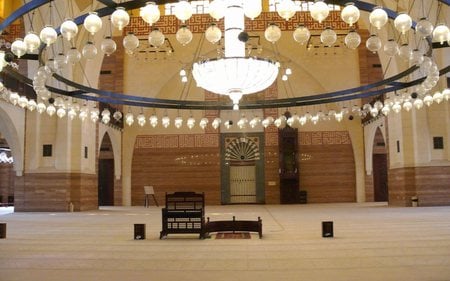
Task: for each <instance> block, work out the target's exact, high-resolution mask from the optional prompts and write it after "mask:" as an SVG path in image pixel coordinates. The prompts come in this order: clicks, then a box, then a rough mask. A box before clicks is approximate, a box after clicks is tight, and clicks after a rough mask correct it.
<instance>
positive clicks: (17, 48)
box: [11, 38, 27, 58]
mask: <svg viewBox="0 0 450 281" xmlns="http://www.w3.org/2000/svg"><path fill="white" fill-rule="evenodd" d="M11 52H13V54H14V55H16V56H17V57H18V58H20V57H21V56H23V55H25V54H26V52H27V45H26V44H25V42H23V39H22V38H17V39H16V40H15V41H14V42H13V43H12V44H11Z"/></svg>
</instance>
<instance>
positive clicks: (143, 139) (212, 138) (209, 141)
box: [134, 134, 219, 149]
mask: <svg viewBox="0 0 450 281" xmlns="http://www.w3.org/2000/svg"><path fill="white" fill-rule="evenodd" d="M187 147H217V148H218V147H219V136H218V135H217V134H197V135H194V134H192V135H143V136H138V137H137V138H136V142H135V144H134V148H135V149H149V148H187Z"/></svg>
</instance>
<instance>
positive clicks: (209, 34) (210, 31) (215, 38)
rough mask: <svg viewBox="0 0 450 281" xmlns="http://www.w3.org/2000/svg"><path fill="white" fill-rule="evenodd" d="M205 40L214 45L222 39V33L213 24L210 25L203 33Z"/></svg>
mask: <svg viewBox="0 0 450 281" xmlns="http://www.w3.org/2000/svg"><path fill="white" fill-rule="evenodd" d="M205 38H206V40H208V41H209V42H210V43H212V44H216V43H217V42H219V41H220V39H221V38H222V31H221V30H220V28H218V27H217V25H216V24H215V23H212V24H211V25H210V26H209V27H208V28H207V29H206V32H205Z"/></svg>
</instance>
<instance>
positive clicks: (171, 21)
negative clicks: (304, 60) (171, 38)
mask: <svg viewBox="0 0 450 281" xmlns="http://www.w3.org/2000/svg"><path fill="white" fill-rule="evenodd" d="M213 21H214V20H213V19H212V18H211V17H210V16H209V15H208V14H196V15H193V16H192V17H191V18H190V19H189V20H188V21H186V25H187V26H188V27H189V29H190V30H191V32H192V33H203V32H205V30H206V29H207V28H208V27H209V25H210V23H211V22H213ZM270 23H275V24H277V25H278V26H279V27H280V29H281V30H283V31H294V30H295V28H297V26H298V25H299V24H304V25H305V26H306V27H308V29H309V30H324V29H325V27H331V28H332V29H333V30H348V29H349V26H348V24H346V23H345V22H343V21H342V20H341V17H340V12H338V11H331V12H330V15H329V16H328V18H327V20H325V21H324V22H322V23H319V22H317V21H315V20H313V19H312V18H311V15H310V14H309V12H297V13H295V15H294V17H292V18H291V19H290V20H289V21H286V20H284V19H283V18H281V17H280V16H278V14H277V13H273V12H272V13H271V12H263V13H261V15H260V16H259V17H258V18H256V19H254V20H250V19H247V18H246V19H245V30H246V31H247V32H255V31H264V30H265V29H266V28H267V26H268V25H269V24H270ZM181 25H182V23H181V21H179V20H177V19H176V17H175V16H172V15H171V16H161V18H160V19H159V21H158V22H157V23H156V24H155V25H154V26H155V27H157V28H159V30H161V31H162V33H164V34H175V33H176V32H177V31H178V29H179V28H180V26H181ZM217 25H218V26H219V28H221V29H222V30H223V19H222V20H220V21H219V22H217ZM150 30H151V28H150V25H149V24H147V23H146V22H144V21H143V20H142V19H141V18H140V17H131V19H130V25H129V26H128V27H126V28H125V33H127V32H133V33H134V34H135V35H137V36H143V35H148V34H149V33H150Z"/></svg>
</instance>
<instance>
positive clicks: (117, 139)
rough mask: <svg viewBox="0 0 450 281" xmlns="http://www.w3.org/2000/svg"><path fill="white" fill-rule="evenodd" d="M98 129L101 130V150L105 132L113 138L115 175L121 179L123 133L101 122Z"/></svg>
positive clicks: (99, 143)
mask: <svg viewBox="0 0 450 281" xmlns="http://www.w3.org/2000/svg"><path fill="white" fill-rule="evenodd" d="M98 131H99V142H98V150H99V151H100V147H101V145H102V141H103V138H104V137H105V134H108V136H109V138H110V140H111V145H112V150H113V155H114V176H115V178H116V179H117V180H119V179H120V178H121V176H122V151H121V147H122V133H121V132H120V131H118V130H115V129H113V128H111V127H109V126H106V125H104V124H100V126H99V129H98Z"/></svg>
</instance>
